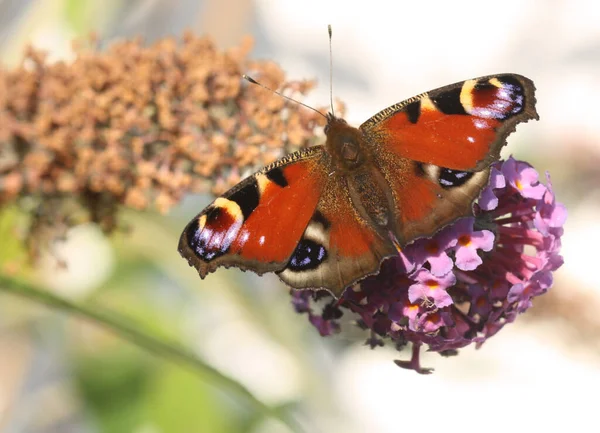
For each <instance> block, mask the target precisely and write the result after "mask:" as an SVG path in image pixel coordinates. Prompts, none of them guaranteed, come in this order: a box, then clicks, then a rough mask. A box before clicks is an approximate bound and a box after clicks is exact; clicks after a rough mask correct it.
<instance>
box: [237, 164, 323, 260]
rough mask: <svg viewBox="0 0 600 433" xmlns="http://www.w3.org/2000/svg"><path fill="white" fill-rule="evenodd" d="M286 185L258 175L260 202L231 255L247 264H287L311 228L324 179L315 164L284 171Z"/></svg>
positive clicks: (293, 167)
mask: <svg viewBox="0 0 600 433" xmlns="http://www.w3.org/2000/svg"><path fill="white" fill-rule="evenodd" d="M282 173H283V176H284V178H285V179H286V182H287V185H286V186H282V185H279V184H277V183H276V182H275V181H270V180H268V178H267V176H266V175H265V174H259V175H258V176H257V177H258V179H257V181H258V184H259V186H260V185H261V184H262V185H263V186H262V191H261V195H260V202H259V204H258V206H257V207H256V209H255V210H254V211H253V212H252V214H251V215H250V216H249V217H248V219H247V220H246V221H245V222H244V224H243V226H242V227H241V229H240V233H239V235H238V236H237V238H236V240H235V241H234V243H233V245H232V247H231V252H232V253H236V254H240V256H241V257H243V258H245V259H248V260H258V261H261V262H283V261H285V260H287V259H288V258H289V257H290V255H291V254H292V252H293V251H294V248H295V247H296V244H297V243H298V239H300V236H302V232H304V229H305V228H306V226H307V225H308V221H309V220H310V218H311V216H312V214H313V213H314V211H315V208H316V206H317V202H318V201H319V198H320V196H321V190H322V182H323V178H322V175H320V174H321V173H320V172H318V171H315V170H314V163H313V162H312V161H305V162H298V163H296V164H292V165H289V166H287V167H285V168H283V169H282Z"/></svg>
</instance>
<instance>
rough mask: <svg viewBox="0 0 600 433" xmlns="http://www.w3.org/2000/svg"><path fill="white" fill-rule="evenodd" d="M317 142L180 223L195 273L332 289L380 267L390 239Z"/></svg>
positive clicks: (389, 251) (186, 254) (183, 243)
mask: <svg viewBox="0 0 600 433" xmlns="http://www.w3.org/2000/svg"><path fill="white" fill-rule="evenodd" d="M331 173H332V168H331V159H330V157H329V156H328V155H325V154H324V152H323V148H322V147H321V146H316V147H311V148H308V149H306V150H303V151H300V152H296V153H295V154H292V155H290V156H288V157H286V158H284V159H282V160H280V161H277V162H275V163H274V164H272V165H271V166H268V167H266V168H264V169H263V170H261V171H259V172H258V173H256V174H255V175H253V176H251V177H248V178H247V179H245V180H244V181H242V182H241V183H239V184H238V185H236V186H235V187H234V188H232V189H231V190H229V191H228V192H226V193H225V194H223V195H222V196H221V197H219V198H217V199H216V200H215V201H214V202H213V203H212V204H210V205H209V206H208V207H207V208H206V209H204V210H203V211H202V212H201V213H200V214H198V215H197V216H196V217H195V218H194V219H193V220H192V221H191V222H190V223H189V224H188V225H187V227H186V228H185V229H184V231H183V233H182V235H181V238H180V241H179V252H180V253H181V255H182V256H183V257H185V258H186V259H187V260H188V262H189V264H190V265H192V266H194V267H195V268H196V269H197V270H198V273H199V274H200V276H201V277H202V278H204V277H205V276H206V275H207V274H208V273H210V272H212V271H214V270H215V269H216V268H218V267H219V266H224V267H230V266H236V267H239V268H241V269H244V270H252V271H254V272H256V273H258V274H263V273H265V272H271V271H276V272H279V276H280V278H281V279H282V280H283V281H285V282H286V283H288V284H289V285H290V286H291V287H294V288H298V289H305V288H310V289H319V288H324V289H328V290H330V291H331V292H332V293H334V294H336V295H339V294H341V293H342V291H343V290H344V289H345V288H346V287H347V286H348V285H349V284H351V283H352V282H353V281H356V280H358V279H360V278H362V277H364V276H367V275H369V274H372V273H375V272H377V271H378V270H379V265H380V262H381V259H382V258H383V257H385V256H386V255H390V254H393V252H394V250H393V247H392V244H391V243H390V241H389V240H388V239H387V238H385V237H384V236H382V235H381V234H380V233H378V232H376V231H375V229H373V228H372V227H371V226H369V224H368V223H367V222H366V221H365V220H364V219H363V218H362V217H361V216H360V215H359V213H358V212H357V211H356V210H355V208H354V207H353V206H352V203H351V201H350V197H349V193H348V186H347V181H346V179H345V178H344V177H343V176H335V175H333V176H332V175H331Z"/></svg>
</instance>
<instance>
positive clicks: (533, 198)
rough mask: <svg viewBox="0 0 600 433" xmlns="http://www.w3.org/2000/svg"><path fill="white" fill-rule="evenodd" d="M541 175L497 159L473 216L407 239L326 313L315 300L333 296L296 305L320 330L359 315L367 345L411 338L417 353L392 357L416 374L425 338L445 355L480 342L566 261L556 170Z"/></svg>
mask: <svg viewBox="0 0 600 433" xmlns="http://www.w3.org/2000/svg"><path fill="white" fill-rule="evenodd" d="M538 178H539V175H538V173H537V171H536V170H535V169H534V168H533V167H531V166H530V165H529V164H527V163H526V162H523V161H517V160H515V159H513V158H512V157H510V158H509V159H507V160H506V161H500V162H497V163H496V164H494V166H493V167H492V172H491V175H490V181H489V183H488V185H487V187H486V188H485V189H484V190H483V191H482V193H481V196H480V198H479V200H478V202H477V204H476V205H475V216H474V217H468V218H461V219H459V220H457V221H455V222H454V223H453V224H451V225H449V226H447V227H445V228H444V229H442V230H441V231H440V232H438V233H437V234H436V235H435V236H433V237H432V238H429V239H419V240H417V241H415V242H414V243H412V244H410V245H409V246H407V247H406V248H405V249H404V250H403V251H402V253H400V254H399V255H398V256H396V257H393V258H390V259H388V260H386V261H384V263H383V264H382V266H381V271H380V272H379V274H377V275H374V276H370V277H367V278H366V279H364V280H362V281H361V282H359V283H358V284H356V285H354V286H353V287H350V288H348V289H347V290H346V291H345V292H344V294H343V295H342V296H341V297H340V299H338V300H335V299H332V300H331V301H330V302H329V303H327V304H326V306H325V308H324V309H323V310H322V311H321V307H318V305H322V302H318V303H317V301H318V300H319V298H322V297H324V296H329V295H328V294H324V293H322V292H318V293H316V294H315V293H313V292H310V291H297V292H293V293H292V298H293V302H294V305H295V306H296V310H297V311H298V312H300V313H306V314H307V315H308V316H309V319H310V322H311V323H312V324H313V326H315V327H316V328H317V329H318V330H319V332H320V333H321V335H330V334H332V333H334V332H338V331H339V329H340V324H339V319H340V317H342V315H344V314H352V313H353V314H354V315H355V316H357V323H358V324H359V325H360V326H361V327H362V328H364V329H366V330H369V331H370V336H369V338H368V340H367V344H369V345H370V346H371V347H376V346H380V345H383V344H384V343H385V342H391V343H393V344H394V345H395V346H396V347H397V348H398V349H402V348H403V347H404V346H406V345H407V343H412V357H411V359H410V360H408V361H400V360H397V361H395V362H396V364H397V365H398V366H400V367H403V368H409V369H413V370H415V371H417V372H419V373H429V372H430V371H431V370H430V369H427V368H423V367H421V365H420V362H419V353H420V349H421V348H422V346H426V347H427V348H428V349H429V350H431V351H435V352H439V353H441V354H444V355H448V354H453V353H455V352H456V349H459V348H462V347H465V346H467V345H470V344H475V345H476V347H480V346H481V345H482V344H483V343H484V342H485V341H486V340H487V339H488V338H489V337H491V336H493V335H494V334H496V333H497V332H498V331H499V330H500V329H502V328H503V327H504V326H505V325H506V324H507V323H510V322H513V321H514V320H515V318H516V317H517V315H518V314H520V313H523V312H525V311H526V310H527V309H528V308H530V307H531V305H532V300H533V298H535V297H536V296H539V295H541V294H543V293H545V292H546V291H547V290H548V289H549V288H550V287H551V286H552V272H553V271H555V270H556V269H558V268H559V267H560V266H561V265H562V263H563V260H562V257H561V256H560V254H559V252H560V246H561V243H560V240H561V236H562V233H563V228H562V226H563V224H564V223H565V220H566V215H567V212H566V209H565V207H564V206H563V205H562V204H561V203H558V202H557V201H556V198H555V195H554V192H553V190H552V184H551V181H550V176H549V175H548V174H546V184H545V185H544V184H542V183H540V182H539V179H538Z"/></svg>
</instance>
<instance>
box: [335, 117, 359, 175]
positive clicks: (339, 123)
mask: <svg viewBox="0 0 600 433" xmlns="http://www.w3.org/2000/svg"><path fill="white" fill-rule="evenodd" d="M325 135H326V136H327V142H326V144H325V147H326V149H327V152H328V153H329V155H331V157H332V158H333V160H334V163H335V165H336V167H337V169H339V170H341V171H343V172H347V171H351V170H354V169H356V168H358V167H359V166H361V165H362V163H363V162H364V161H365V154H364V145H363V141H364V138H363V134H362V132H361V131H360V130H359V129H357V128H354V127H352V126H350V125H348V123H347V122H346V121H345V120H344V119H342V118H340V117H335V116H334V115H333V114H332V113H328V114H327V125H326V126H325Z"/></svg>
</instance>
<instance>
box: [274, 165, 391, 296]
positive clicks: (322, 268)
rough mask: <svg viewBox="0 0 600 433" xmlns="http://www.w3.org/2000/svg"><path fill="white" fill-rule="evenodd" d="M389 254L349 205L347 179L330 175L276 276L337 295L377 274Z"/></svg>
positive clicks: (382, 237)
mask: <svg viewBox="0 0 600 433" xmlns="http://www.w3.org/2000/svg"><path fill="white" fill-rule="evenodd" d="M393 254H396V250H395V249H394V247H393V244H392V243H391V241H390V239H389V237H388V236H387V235H386V233H383V232H381V231H378V230H377V228H376V227H375V226H373V225H372V224H370V223H369V222H368V221H367V220H366V219H365V218H364V217H363V216H362V215H361V214H360V213H359V212H358V211H357V209H356V207H355V206H353V204H352V200H351V194H350V191H349V186H348V179H347V178H346V177H344V176H342V175H340V176H336V175H332V176H328V179H327V184H326V186H325V188H324V193H323V195H322V196H321V199H320V200H319V203H318V205H317V209H316V211H315V213H314V214H313V216H312V218H311V219H310V222H309V224H308V226H307V228H306V230H305V231H304V233H303V235H302V238H301V239H300V241H299V242H298V246H297V247H296V250H295V251H294V254H293V255H292V257H291V259H290V261H289V263H288V264H287V266H286V267H285V269H284V270H283V271H281V272H280V273H279V277H280V278H281V279H282V280H283V281H284V282H286V283H287V284H289V285H290V286H292V287H295V288H324V289H327V290H329V291H330V292H332V293H333V294H334V295H336V296H340V295H341V294H342V292H343V291H344V289H345V288H346V287H348V286H349V285H351V284H352V283H354V282H356V281H358V280H360V279H362V278H364V277H366V276H368V275H370V274H374V273H376V272H378V271H379V267H380V264H381V260H382V259H383V258H385V257H387V256H390V255H393Z"/></svg>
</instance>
